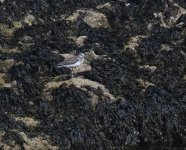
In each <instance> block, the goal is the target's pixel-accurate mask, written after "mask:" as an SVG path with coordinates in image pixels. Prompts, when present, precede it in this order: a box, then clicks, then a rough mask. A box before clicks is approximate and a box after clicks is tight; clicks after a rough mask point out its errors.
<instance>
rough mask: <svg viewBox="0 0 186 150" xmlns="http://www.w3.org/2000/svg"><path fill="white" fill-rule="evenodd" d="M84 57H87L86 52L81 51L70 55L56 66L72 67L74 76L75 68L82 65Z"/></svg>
mask: <svg viewBox="0 0 186 150" xmlns="http://www.w3.org/2000/svg"><path fill="white" fill-rule="evenodd" d="M84 57H85V55H84V53H80V54H79V55H76V56H73V57H69V58H67V59H66V60H64V61H63V62H60V63H58V64H57V66H56V67H57V68H69V69H71V72H72V77H73V69H74V68H78V67H79V66H81V64H82V63H83V62H84Z"/></svg>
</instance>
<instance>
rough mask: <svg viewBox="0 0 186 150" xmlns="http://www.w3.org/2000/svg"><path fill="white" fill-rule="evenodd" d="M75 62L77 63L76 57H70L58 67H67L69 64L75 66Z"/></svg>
mask: <svg viewBox="0 0 186 150" xmlns="http://www.w3.org/2000/svg"><path fill="white" fill-rule="evenodd" d="M77 61H79V58H78V57H70V58H68V59H66V60H64V61H63V62H60V63H59V64H58V66H64V65H69V64H75V63H76V62H77Z"/></svg>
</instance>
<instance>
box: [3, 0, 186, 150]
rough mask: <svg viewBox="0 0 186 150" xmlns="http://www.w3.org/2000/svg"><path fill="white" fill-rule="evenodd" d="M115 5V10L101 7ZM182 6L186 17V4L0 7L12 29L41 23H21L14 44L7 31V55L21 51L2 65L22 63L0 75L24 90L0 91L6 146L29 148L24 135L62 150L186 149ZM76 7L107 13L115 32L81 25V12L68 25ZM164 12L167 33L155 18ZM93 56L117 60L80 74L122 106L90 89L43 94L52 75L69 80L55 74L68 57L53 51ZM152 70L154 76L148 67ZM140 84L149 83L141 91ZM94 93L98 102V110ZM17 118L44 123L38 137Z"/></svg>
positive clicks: (52, 0) (8, 3)
mask: <svg viewBox="0 0 186 150" xmlns="http://www.w3.org/2000/svg"><path fill="white" fill-rule="evenodd" d="M107 2H109V3H110V4H111V5H112V9H106V8H104V7H103V8H101V9H98V8H96V6H98V5H101V4H105V3H107ZM127 3H130V6H129V7H127V6H126V4H127ZM174 3H177V4H178V5H179V6H181V7H183V8H185V9H186V3H185V1H184V0H176V1H174V2H171V1H168V0H142V1H138V0H123V1H122V0H117V1H109V0H94V1H92V0H79V1H74V0H33V1H30V0H24V1H23V0H14V1H12V0H5V2H3V3H1V2H0V23H2V24H3V23H5V24H6V25H8V27H9V28H11V27H12V26H13V22H14V21H19V20H21V19H22V18H24V16H25V15H26V14H28V13H30V12H31V14H32V15H34V16H35V19H36V21H37V23H36V24H33V25H32V26H28V25H27V24H24V23H23V27H22V28H20V29H18V30H16V31H15V33H14V35H13V37H11V38H7V37H4V35H3V34H2V33H0V47H2V48H6V49H12V48H16V47H17V48H18V49H19V50H21V52H19V53H8V52H6V51H0V60H2V61H5V60H7V59H13V60H14V61H15V63H14V65H13V66H12V67H11V68H9V69H7V70H5V71H4V72H0V73H5V79H6V82H12V81H16V82H17V84H16V85H14V86H12V87H11V88H7V87H0V131H2V132H4V133H5V134H4V135H3V137H2V142H4V143H6V144H7V145H9V146H13V145H12V142H11V141H14V144H18V145H20V147H21V148H22V149H24V146H23V145H24V143H25V142H26V141H25V140H24V139H23V138H22V137H21V136H20V134H19V132H24V133H25V134H26V135H27V136H29V137H37V136H42V137H44V138H46V139H47V140H48V141H50V142H51V143H50V144H52V145H56V146H57V147H58V148H59V149H100V150H102V149H134V148H136V149H139V148H142V149H144V148H146V149H150V148H151V149H157V148H161V147H164V148H167V149H168V148H173V147H176V148H184V147H185V146H186V144H185V143H186V140H185V139H186V138H185V129H184V127H185V114H186V111H185V101H186V81H185V79H184V78H185V74H186V56H185V54H186V31H185V29H186V28H185V27H186V15H185V14H182V15H180V16H179V18H178V19H177V21H176V22H175V23H171V22H170V20H171V16H174V14H176V13H177V12H178V7H176V6H175V5H174ZM77 9H86V10H91V9H94V10H96V11H98V12H101V13H103V14H104V15H105V16H106V17H107V19H108V23H109V25H110V28H109V29H105V28H98V29H94V28H91V27H90V26H89V25H88V24H87V23H86V22H85V21H84V20H83V16H84V15H86V14H83V13H82V14H81V15H82V16H81V15H80V17H79V18H78V19H77V20H76V21H75V22H72V21H67V20H66V19H62V18H61V16H62V15H63V16H64V18H66V17H67V16H69V15H72V13H73V12H75V11H76V10H77ZM159 12H162V14H163V18H164V21H165V23H166V24H167V25H168V26H169V27H168V28H166V27H164V26H162V22H161V19H160V18H158V17H157V18H155V17H154V13H159ZM149 23H151V24H152V29H151V30H148V25H149ZM71 35H72V36H81V35H86V36H87V40H86V43H85V45H84V46H83V47H78V46H76V45H75V44H74V42H73V41H72V40H71V39H69V38H68V37H69V36H71ZM140 35H141V36H146V37H145V38H141V41H140V42H139V45H138V46H137V47H135V51H133V50H132V49H130V48H126V47H127V44H128V41H130V38H131V37H137V36H140ZM24 36H29V37H30V39H26V40H25V39H24V38H23V37H24ZM20 41H21V43H22V44H21V43H20ZM28 43H34V44H33V45H31V46H28V47H26V48H25V47H24V46H23V45H24V44H28ZM95 43H99V46H96V44H95ZM90 49H92V50H94V52H95V53H96V54H97V55H107V58H110V59H97V60H93V61H91V63H90V65H91V67H92V71H91V72H83V73H81V75H82V76H83V77H84V78H87V79H90V80H92V81H97V82H99V83H101V84H103V85H104V86H105V87H106V88H107V89H109V90H110V92H111V94H113V95H114V96H116V97H117V99H116V100H115V101H112V100H110V98H109V97H107V96H105V95H104V94H103V91H101V89H99V88H98V89H94V88H91V87H88V86H87V87H84V88H86V90H82V89H81V88H77V87H75V86H67V85H65V84H63V85H61V86H60V87H58V88H56V89H53V90H52V91H50V94H51V97H52V100H51V101H48V100H47V98H46V97H47V95H45V94H46V93H44V94H43V90H44V84H45V83H46V82H47V81H49V80H50V79H51V78H53V77H56V76H58V75H61V74H69V70H68V69H67V70H60V69H56V68H55V64H56V63H58V62H59V61H62V60H63V58H62V57H61V56H60V55H59V54H57V53H53V52H52V51H58V52H59V53H71V52H73V51H74V50H76V51H77V53H78V52H80V51H83V52H88V51H89V50H90ZM0 65H1V64H0ZM145 65H148V66H155V67H156V69H155V70H154V71H152V70H151V69H150V68H148V67H147V68H145V67H144V68H143V67H140V66H145ZM142 80H143V81H148V82H149V83H150V84H147V85H143V83H141V82H140V81H142ZM90 93H93V94H95V95H97V96H98V101H97V102H96V103H95V104H94V105H93V104H92V99H91V95H90ZM19 116H21V117H24V116H25V117H31V118H35V119H37V120H39V122H40V123H39V125H38V126H37V127H36V128H32V129H30V128H28V127H27V126H26V125H25V124H24V123H22V122H19V121H17V120H15V118H14V117H19ZM15 130H16V131H15ZM0 146H1V147H2V145H1V144H0ZM2 148H3V147H2Z"/></svg>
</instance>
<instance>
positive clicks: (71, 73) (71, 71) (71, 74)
mask: <svg viewBox="0 0 186 150" xmlns="http://www.w3.org/2000/svg"><path fill="white" fill-rule="evenodd" d="M73 71H74V70H73V68H72V69H71V77H72V78H73V77H74V75H73Z"/></svg>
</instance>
